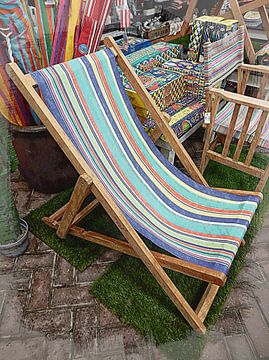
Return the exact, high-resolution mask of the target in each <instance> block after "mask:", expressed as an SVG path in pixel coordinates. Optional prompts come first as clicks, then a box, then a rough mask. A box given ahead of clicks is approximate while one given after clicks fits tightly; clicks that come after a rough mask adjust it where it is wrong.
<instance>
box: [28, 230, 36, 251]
mask: <svg viewBox="0 0 269 360" xmlns="http://www.w3.org/2000/svg"><path fill="white" fill-rule="evenodd" d="M28 238H29V245H28V248H27V250H26V252H25V254H35V253H36V252H37V250H38V241H37V238H36V237H35V235H34V234H32V233H31V232H29V235H28Z"/></svg>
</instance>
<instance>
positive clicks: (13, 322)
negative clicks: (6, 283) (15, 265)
mask: <svg viewBox="0 0 269 360" xmlns="http://www.w3.org/2000/svg"><path fill="white" fill-rule="evenodd" d="M21 319H22V307H21V304H20V300H19V298H18V296H17V294H16V292H13V291H12V292H7V293H6V298H5V302H4V306H3V310H2V320H1V324H0V336H15V335H19V334H20V332H21ZM0 354H1V353H0Z"/></svg>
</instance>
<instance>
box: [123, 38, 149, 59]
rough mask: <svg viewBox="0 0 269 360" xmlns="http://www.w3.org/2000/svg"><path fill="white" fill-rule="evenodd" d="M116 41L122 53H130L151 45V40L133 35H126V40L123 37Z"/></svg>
mask: <svg viewBox="0 0 269 360" xmlns="http://www.w3.org/2000/svg"><path fill="white" fill-rule="evenodd" d="M116 42H117V44H118V46H119V47H120V49H121V51H122V52H123V54H124V55H128V54H131V53H133V52H135V51H138V50H141V49H144V48H146V47H148V46H150V45H151V42H150V41H149V40H147V39H141V38H138V37H135V36H128V38H127V39H126V40H125V38H124V37H123V38H121V39H119V40H117V41H116Z"/></svg>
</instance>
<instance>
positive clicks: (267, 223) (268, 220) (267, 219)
mask: <svg viewBox="0 0 269 360" xmlns="http://www.w3.org/2000/svg"><path fill="white" fill-rule="evenodd" d="M262 227H263V228H269V211H267V212H266V213H265V214H264V218H263V223H262Z"/></svg>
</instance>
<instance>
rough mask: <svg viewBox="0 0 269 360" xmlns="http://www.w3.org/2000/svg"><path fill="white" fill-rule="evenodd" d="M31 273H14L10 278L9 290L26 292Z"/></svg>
mask: <svg viewBox="0 0 269 360" xmlns="http://www.w3.org/2000/svg"><path fill="white" fill-rule="evenodd" d="M31 276H32V272H31V271H25V270H23V271H15V272H14V273H12V276H10V288H11V289H13V290H28V289H29V286H30V281H31Z"/></svg>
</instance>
